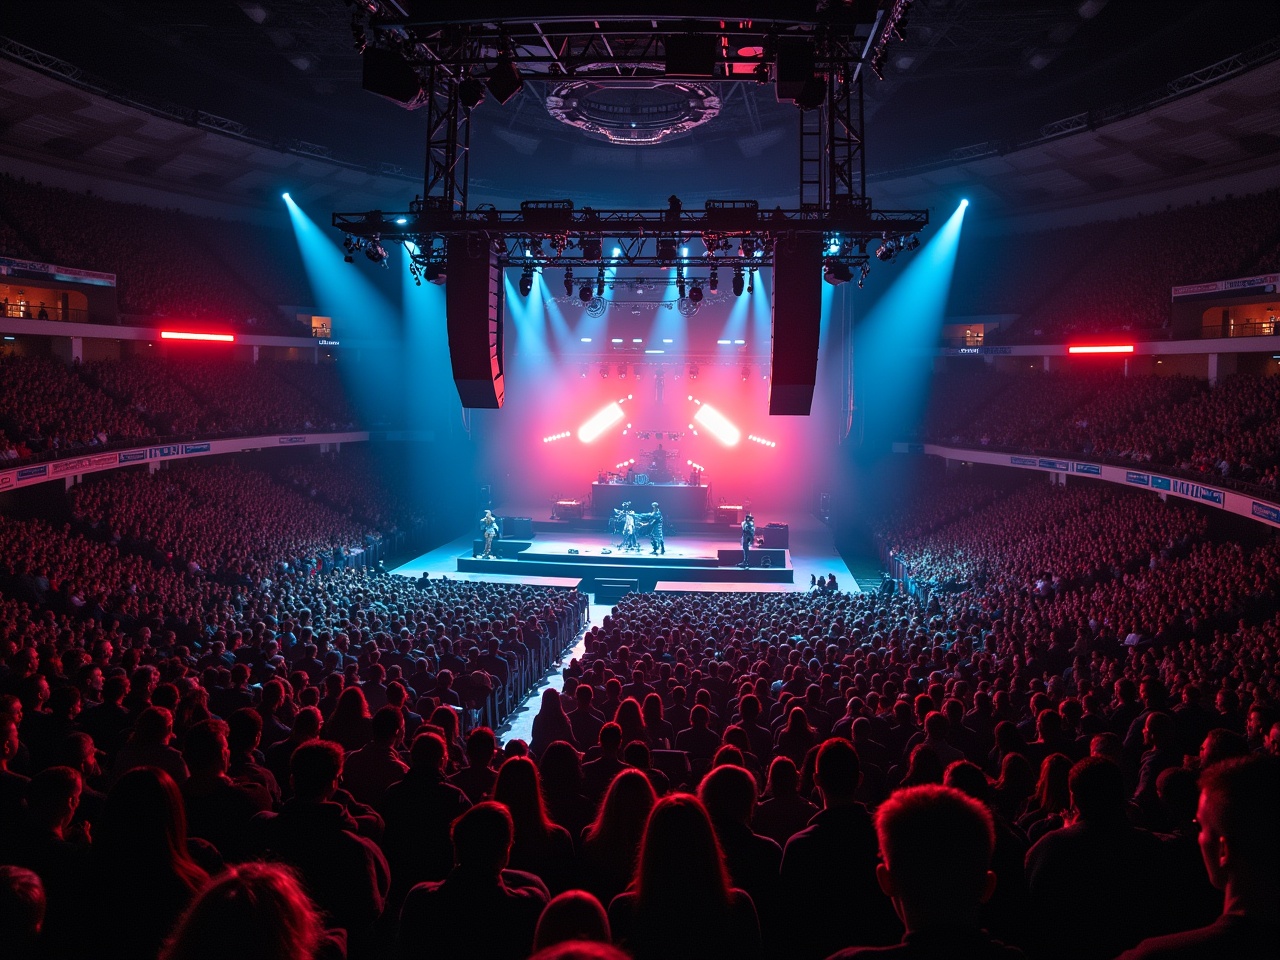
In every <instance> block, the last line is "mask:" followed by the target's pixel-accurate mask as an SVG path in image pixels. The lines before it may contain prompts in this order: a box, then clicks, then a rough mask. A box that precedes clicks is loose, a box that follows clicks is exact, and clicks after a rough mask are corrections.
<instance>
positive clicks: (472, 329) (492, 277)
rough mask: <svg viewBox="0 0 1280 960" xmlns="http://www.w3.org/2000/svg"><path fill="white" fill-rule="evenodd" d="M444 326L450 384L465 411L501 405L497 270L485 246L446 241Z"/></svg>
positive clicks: (499, 284)
mask: <svg viewBox="0 0 1280 960" xmlns="http://www.w3.org/2000/svg"><path fill="white" fill-rule="evenodd" d="M448 260H449V269H448V276H449V281H448V283H446V284H445V323H446V326H447V327H448V329H449V359H450V361H451V362H452V364H453V382H454V383H455V384H456V385H457V387H458V397H459V399H460V400H462V405H463V406H464V407H468V408H473V409H482V410H496V409H498V408H499V407H501V406H502V400H503V379H502V362H503V357H502V268H501V267H499V266H498V257H497V254H495V253H494V252H493V248H492V247H491V246H490V245H489V244H487V243H481V244H479V245H476V244H472V243H469V242H468V238H467V237H465V236H458V237H450V238H449V247H448Z"/></svg>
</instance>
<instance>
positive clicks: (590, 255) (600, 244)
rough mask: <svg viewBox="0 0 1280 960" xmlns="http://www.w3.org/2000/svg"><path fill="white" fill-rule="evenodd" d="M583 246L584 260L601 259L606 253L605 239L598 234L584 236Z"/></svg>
mask: <svg viewBox="0 0 1280 960" xmlns="http://www.w3.org/2000/svg"><path fill="white" fill-rule="evenodd" d="M581 246H582V259H583V260H599V259H600V258H601V256H602V255H603V254H604V241H602V240H601V239H600V238H599V237H597V236H590V237H583V238H582V241H581Z"/></svg>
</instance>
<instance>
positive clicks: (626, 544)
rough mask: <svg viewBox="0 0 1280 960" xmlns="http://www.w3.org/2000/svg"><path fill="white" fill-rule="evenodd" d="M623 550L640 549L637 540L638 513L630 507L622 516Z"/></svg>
mask: <svg viewBox="0 0 1280 960" xmlns="http://www.w3.org/2000/svg"><path fill="white" fill-rule="evenodd" d="M622 549H623V550H639V549H640V544H639V542H638V541H637V540H636V512H635V511H634V510H632V509H631V508H630V506H628V508H627V512H626V513H624V514H623V515H622Z"/></svg>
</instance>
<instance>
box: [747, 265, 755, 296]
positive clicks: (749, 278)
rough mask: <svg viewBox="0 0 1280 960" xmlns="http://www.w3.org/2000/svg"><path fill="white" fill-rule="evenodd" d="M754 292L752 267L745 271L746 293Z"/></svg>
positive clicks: (753, 269)
mask: <svg viewBox="0 0 1280 960" xmlns="http://www.w3.org/2000/svg"><path fill="white" fill-rule="evenodd" d="M755 292H756V269H755V267H752V268H751V270H750V271H749V272H748V273H747V293H755Z"/></svg>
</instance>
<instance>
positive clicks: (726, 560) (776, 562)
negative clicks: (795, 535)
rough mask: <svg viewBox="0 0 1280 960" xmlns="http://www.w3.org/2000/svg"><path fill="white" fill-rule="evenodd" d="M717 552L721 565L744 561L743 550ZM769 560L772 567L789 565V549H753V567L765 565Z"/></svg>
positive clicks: (726, 565)
mask: <svg viewBox="0 0 1280 960" xmlns="http://www.w3.org/2000/svg"><path fill="white" fill-rule="evenodd" d="M716 553H717V554H718V555H719V557H720V565H721V566H725V567H728V566H732V565H733V564H735V563H741V562H742V550H741V549H738V550H717V551H716ZM766 559H767V560H768V561H769V566H771V567H785V566H786V565H787V551H785V550H756V549H752V551H751V565H752V566H753V567H762V566H764V562H765V560H766Z"/></svg>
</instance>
